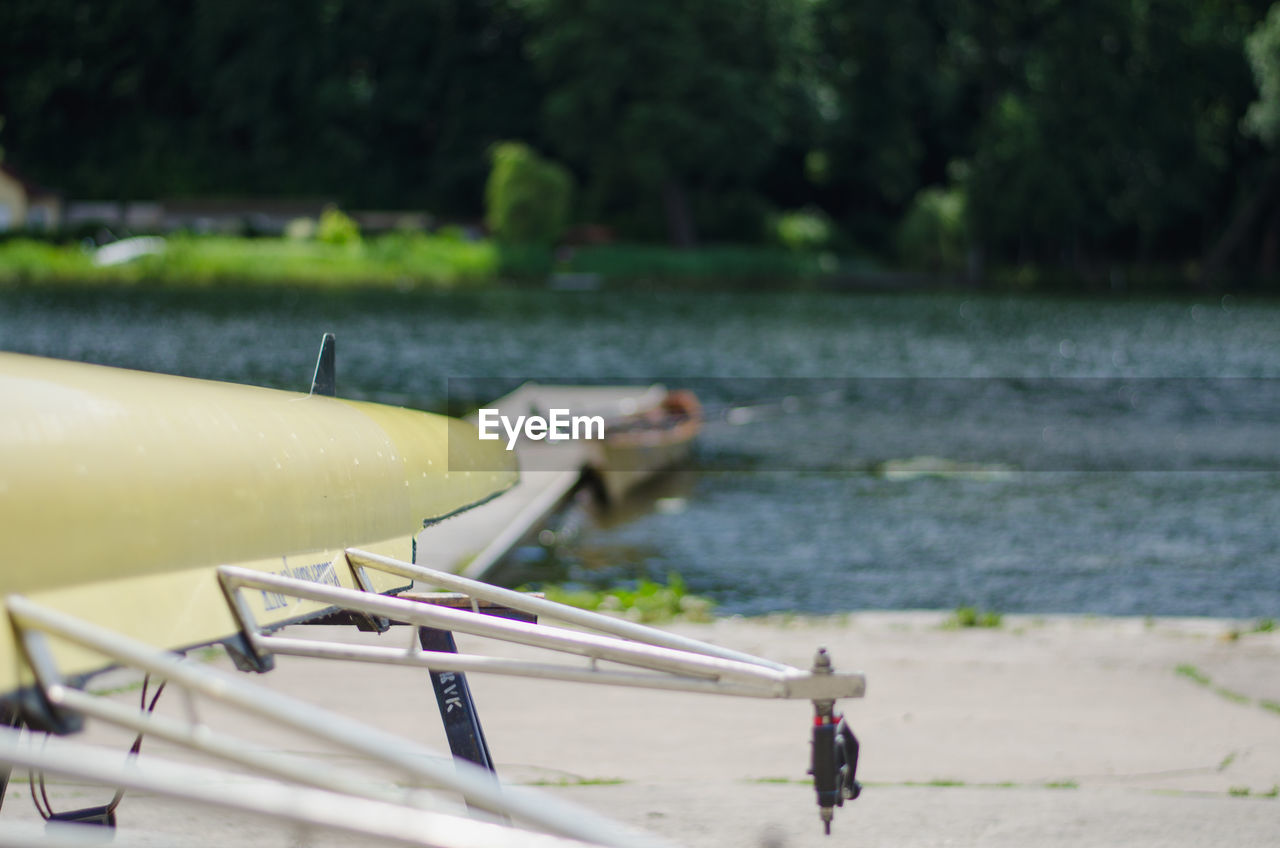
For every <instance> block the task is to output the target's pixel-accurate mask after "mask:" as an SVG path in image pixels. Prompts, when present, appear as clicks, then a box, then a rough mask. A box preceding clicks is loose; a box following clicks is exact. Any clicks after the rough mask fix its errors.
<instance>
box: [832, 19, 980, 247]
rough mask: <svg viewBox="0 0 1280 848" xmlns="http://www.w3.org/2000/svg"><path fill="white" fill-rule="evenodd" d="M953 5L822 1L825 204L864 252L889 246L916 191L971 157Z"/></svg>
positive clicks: (968, 113) (969, 121)
mask: <svg viewBox="0 0 1280 848" xmlns="http://www.w3.org/2000/svg"><path fill="white" fill-rule="evenodd" d="M957 5H958V4H956V3H954V2H950V3H948V2H943V0H902V2H898V3H893V4H885V3H883V2H879V0H819V2H818V3H817V6H816V9H815V18H816V20H817V21H818V22H819V25H818V26H817V27H816V29H817V30H818V32H819V34H820V38H819V49H818V52H817V62H818V65H819V73H820V76H821V79H822V81H823V83H824V86H825V88H824V89H823V92H822V98H821V100H820V106H821V114H822V117H823V119H824V130H823V132H822V134H821V136H820V137H819V138H818V140H817V143H818V144H819V145H820V147H821V148H822V150H823V152H824V156H823V160H824V161H825V162H826V163H827V165H828V167H827V168H826V173H825V174H824V175H823V176H824V179H823V181H822V182H823V189H822V191H821V193H820V196H821V199H822V203H823V205H824V206H825V207H826V208H827V209H828V210H829V211H830V212H831V214H832V215H833V216H834V217H835V218H836V219H837V220H839V221H841V222H842V223H843V224H844V225H845V227H846V228H847V229H848V230H849V231H850V233H851V234H852V236H853V237H854V238H855V240H857V241H860V242H862V243H864V244H868V245H887V244H889V243H890V240H891V235H892V230H893V226H894V223H895V222H896V221H898V220H899V219H900V218H901V216H902V215H903V214H904V213H905V212H906V210H907V207H908V205H909V204H910V203H911V201H912V198H913V197H915V195H916V193H917V191H919V190H920V188H921V187H922V186H927V185H929V184H932V183H941V182H943V181H944V180H945V177H946V168H947V164H948V162H949V161H950V160H951V159H952V158H954V157H956V156H960V155H967V153H968V136H969V135H970V134H971V131H970V126H971V124H972V122H973V118H972V112H971V111H970V109H969V107H971V106H972V104H969V103H966V102H964V101H963V100H962V95H963V94H964V93H965V89H964V87H963V83H964V82H965V78H964V77H963V76H962V75H961V73H960V71H961V70H962V68H960V67H959V66H958V63H957V62H956V61H955V60H954V58H953V57H952V56H951V54H950V53H949V47H948V45H949V43H950V41H951V40H952V39H955V40H958V41H961V42H962V41H963V38H964V36H965V34H964V33H962V32H960V31H959V30H958V29H957V20H956V18H957V11H956V7H957Z"/></svg>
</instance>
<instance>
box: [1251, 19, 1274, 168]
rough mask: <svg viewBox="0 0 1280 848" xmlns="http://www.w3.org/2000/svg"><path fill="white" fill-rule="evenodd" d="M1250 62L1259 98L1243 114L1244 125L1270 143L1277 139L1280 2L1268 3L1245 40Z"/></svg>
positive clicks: (1272, 144) (1272, 143)
mask: <svg viewBox="0 0 1280 848" xmlns="http://www.w3.org/2000/svg"><path fill="white" fill-rule="evenodd" d="M1245 51H1246V53H1247V54H1248V56H1249V65H1250V66H1251V67H1252V68H1253V78H1254V80H1255V81H1256V82H1257V84H1258V100H1257V101H1256V102H1255V103H1254V104H1253V105H1252V106H1250V107H1249V112H1248V114H1246V115H1245V118H1244V123H1245V126H1246V127H1247V128H1248V129H1249V131H1250V132H1252V133H1253V134H1254V135H1256V136H1257V137H1258V138H1260V139H1262V140H1263V141H1264V142H1266V143H1267V144H1269V145H1271V146H1273V147H1274V146H1275V144H1276V142H1277V141H1280V3H1278V4H1276V5H1274V6H1272V7H1271V12H1270V13H1269V14H1268V15H1267V17H1266V20H1264V21H1263V22H1262V23H1260V24H1258V26H1257V28H1256V29H1255V30H1254V31H1253V32H1252V33H1250V34H1249V37H1248V39H1247V40H1246V41H1245Z"/></svg>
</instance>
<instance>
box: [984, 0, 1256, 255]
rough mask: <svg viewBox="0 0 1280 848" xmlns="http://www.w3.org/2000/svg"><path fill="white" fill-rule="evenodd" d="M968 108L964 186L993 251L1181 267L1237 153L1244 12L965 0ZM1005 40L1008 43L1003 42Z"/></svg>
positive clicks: (1140, 1) (1212, 7)
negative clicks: (974, 113) (972, 125)
mask: <svg viewBox="0 0 1280 848" xmlns="http://www.w3.org/2000/svg"><path fill="white" fill-rule="evenodd" d="M965 8H966V9H967V10H968V17H967V19H962V21H961V30H962V31H963V32H965V33H968V35H967V36H966V39H967V40H968V41H969V42H970V46H969V47H967V48H966V49H967V50H968V52H969V53H970V56H971V59H970V63H971V64H970V66H971V68H972V69H973V70H972V72H973V73H974V75H975V78H976V79H977V80H979V81H980V82H979V90H980V91H981V92H982V94H981V95H980V102H984V103H988V104H989V105H988V106H987V107H986V108H984V109H983V110H982V112H981V114H982V118H981V120H980V122H979V124H978V126H977V129H976V132H975V135H974V138H973V142H972V151H973V152H972V157H971V166H972V167H971V171H970V178H969V180H968V183H967V185H966V187H965V188H966V190H967V195H968V200H969V210H970V223H971V226H972V230H973V232H974V233H975V235H976V236H977V237H978V238H979V239H980V240H981V241H982V242H984V243H985V244H986V245H987V247H988V248H989V249H991V251H993V252H994V253H995V254H996V255H997V256H1002V257H1004V258H1006V259H1014V260H1017V261H1024V260H1032V261H1038V262H1047V263H1054V264H1057V263H1063V264H1067V265H1070V266H1074V267H1076V268H1077V269H1078V270H1081V271H1084V272H1089V271H1090V269H1091V268H1096V267H1097V266H1099V265H1100V264H1101V263H1104V262H1107V261H1110V260H1113V259H1117V258H1118V259H1121V260H1122V261H1134V260H1136V261H1147V260H1151V259H1153V258H1157V257H1160V256H1164V257H1166V258H1171V259H1176V258H1190V257H1192V256H1194V255H1196V254H1197V253H1198V252H1199V248H1202V247H1203V245H1204V244H1205V242H1206V239H1207V237H1208V235H1209V232H1210V230H1209V227H1208V226H1207V219H1208V218H1209V216H1208V215H1207V214H1206V213H1207V209H1206V206H1207V204H1208V203H1212V202H1213V200H1214V198H1215V195H1216V194H1218V193H1219V192H1220V191H1221V186H1222V185H1223V181H1224V179H1226V178H1227V176H1228V175H1229V173H1230V171H1231V168H1232V166H1233V164H1235V163H1234V161H1233V158H1234V156H1235V155H1236V145H1237V142H1238V138H1239V135H1238V129H1237V123H1236V122H1237V121H1238V116H1239V115H1240V114H1241V113H1242V112H1243V108H1244V104H1245V102H1247V101H1246V100H1245V98H1246V97H1247V96H1248V94H1247V91H1248V89H1247V69H1246V68H1245V66H1244V65H1243V63H1242V61H1241V58H1240V49H1239V45H1240V43H1241V40H1242V39H1243V36H1244V33H1245V31H1246V30H1247V26H1248V23H1247V22H1248V20H1249V17H1250V16H1249V9H1248V8H1247V7H1246V5H1245V4H1242V3H1233V2H1216V3H1207V4H1206V3H1199V2H1194V0H1129V2H1115V1H1114V0H1081V1H1080V2H1066V0H1049V2H1045V3H1041V4H1036V5H1034V6H1026V5H1023V4H1010V6H1008V7H1007V8H1004V9H1002V10H1000V13H999V14H992V10H990V9H982V8H979V6H978V5H977V4H974V5H971V6H966V7H965ZM1009 38H1012V39H1013V40H1012V41H1007V40H1006V39H1009Z"/></svg>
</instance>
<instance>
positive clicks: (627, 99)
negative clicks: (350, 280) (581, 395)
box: [0, 0, 1280, 282]
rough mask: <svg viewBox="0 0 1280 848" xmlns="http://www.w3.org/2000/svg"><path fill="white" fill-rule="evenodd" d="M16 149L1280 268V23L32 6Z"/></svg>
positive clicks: (802, 6) (1052, 253)
mask: <svg viewBox="0 0 1280 848" xmlns="http://www.w3.org/2000/svg"><path fill="white" fill-rule="evenodd" d="M0 116H2V120H3V125H2V126H0V148H2V149H3V151H4V156H5V160H6V162H7V163H9V164H12V165H14V166H16V167H18V168H19V169H20V170H21V171H22V172H24V173H25V174H27V175H29V176H30V177H31V178H32V179H34V180H36V181H38V182H42V183H44V184H47V185H49V186H51V187H55V188H58V189H60V190H62V191H63V192H64V193H66V194H67V195H68V196H72V197H85V198H103V199H138V198H156V197H174V196H184V197H190V196H214V195H216V196H228V195H238V196H245V195H262V196H280V195H288V196H326V197H335V198H338V199H340V200H341V202H342V203H343V204H344V205H345V206H348V207H358V208H414V209H423V208H425V209H429V210H431V211H432V212H434V213H436V214H437V215H439V216H442V217H446V218H449V217H452V218H458V219H472V218H473V219H478V218H479V217H480V216H481V215H482V213H483V204H484V185H485V180H486V177H487V175H488V173H489V171H490V168H491V165H492V163H491V161H490V152H491V151H492V150H493V149H494V145H495V144H497V143H499V142H502V141H521V142H524V143H525V144H527V145H528V146H529V147H530V148H532V149H534V150H536V151H539V152H540V153H541V154H543V155H544V156H546V157H549V158H551V159H553V160H555V161H557V162H559V163H561V164H562V165H563V166H564V167H565V168H567V169H568V172H569V173H570V174H571V175H572V178H573V182H574V184H575V187H576V188H575V192H574V203H573V209H572V213H571V219H572V220H574V221H579V222H589V223H593V224H603V225H607V226H609V227H610V228H612V229H613V230H615V231H616V232H617V233H618V234H619V235H620V236H621V237H623V238H627V239H635V240H650V241H658V240H664V241H669V242H671V243H673V244H676V245H682V246H687V245H693V244H697V243H702V242H713V241H745V242H755V241H760V240H762V239H765V238H768V237H770V235H769V234H770V233H771V232H772V231H773V229H776V222H777V221H778V220H779V215H780V214H782V213H788V212H789V213H792V214H797V210H800V211H801V212H800V214H802V215H803V216H807V218H808V219H811V220H812V221H815V222H817V225H818V226H817V227H816V230H815V231H816V232H817V233H818V235H819V237H820V238H819V240H820V241H823V242H828V243H829V244H828V246H830V247H833V248H836V249H843V250H850V251H865V252H869V253H872V254H878V255H881V256H885V257H894V258H895V259H897V260H900V261H902V262H905V263H907V264H914V265H918V266H921V267H927V268H933V269H958V268H963V267H966V266H972V265H973V263H975V262H979V263H986V264H987V265H989V266H996V265H1002V266H1035V267H1041V268H1051V269H1060V270H1062V271H1064V272H1068V273H1071V274H1075V275H1079V276H1082V277H1085V278H1095V279H1104V278H1106V277H1107V276H1108V275H1114V273H1115V270H1114V269H1116V268H1127V269H1142V268H1158V269H1177V270H1178V272H1179V273H1181V274H1183V275H1184V276H1186V277H1187V278H1189V279H1194V280H1200V281H1203V282H1211V281H1212V280H1213V279H1215V278H1227V277H1231V278H1237V279H1238V278H1262V277H1267V276H1270V277H1274V276H1275V274H1276V273H1277V270H1278V269H1280V146H1278V145H1280V4H1277V5H1276V6H1275V7H1272V6H1271V4H1269V3H1265V2H1256V1H1255V2H1251V1H1250V0H1071V2H1068V0H1033V2H1028V0H986V2H977V0H951V1H950V2H944V0H896V2H892V3H889V2H877V0H696V2H687V0H646V2H643V3H625V2H615V0H363V2H362V1H361V0H315V1H314V2H313V0H292V2H278V3H261V2H258V0H129V2H120V3H101V2H89V0H7V2H6V3H4V4H0Z"/></svg>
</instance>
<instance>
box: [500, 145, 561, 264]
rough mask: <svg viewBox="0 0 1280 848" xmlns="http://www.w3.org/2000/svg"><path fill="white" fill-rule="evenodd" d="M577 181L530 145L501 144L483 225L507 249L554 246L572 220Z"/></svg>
mask: <svg viewBox="0 0 1280 848" xmlns="http://www.w3.org/2000/svg"><path fill="white" fill-rule="evenodd" d="M572 192H573V178H572V177H571V176H570V175H569V172H568V171H567V170H565V169H564V168H563V167H562V166H560V165H557V164H556V163H554V162H550V161H548V160H546V159H543V158H542V157H541V156H539V155H538V154H537V153H535V152H534V151H533V150H531V149H529V147H528V146H527V145H524V144H519V143H517V142H506V143H503V144H499V145H497V146H495V147H494V149H493V170H492V171H491V172H490V173H489V182H488V184H487V185H486V186H485V207H486V213H485V222H486V223H487V224H488V225H489V230H490V231H491V232H492V233H493V234H494V236H495V237H496V238H497V239H498V240H499V241H500V242H502V243H504V244H509V245H523V244H543V245H549V244H552V243H553V242H555V240H556V239H558V238H559V237H560V234H561V233H563V232H564V228H565V225H566V224H567V223H568V221H569V202H570V198H571V195H572Z"/></svg>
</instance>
